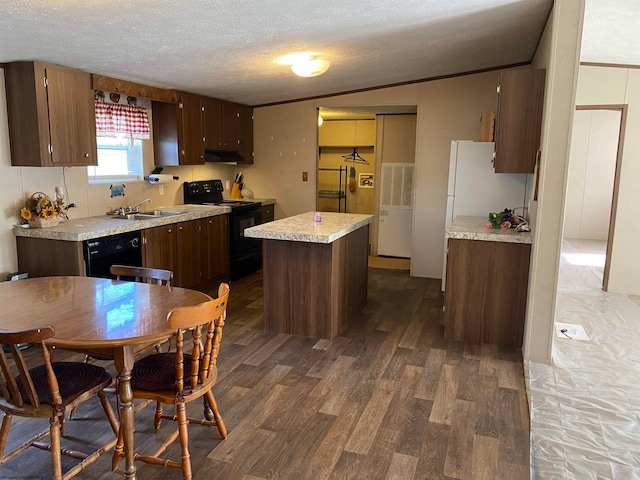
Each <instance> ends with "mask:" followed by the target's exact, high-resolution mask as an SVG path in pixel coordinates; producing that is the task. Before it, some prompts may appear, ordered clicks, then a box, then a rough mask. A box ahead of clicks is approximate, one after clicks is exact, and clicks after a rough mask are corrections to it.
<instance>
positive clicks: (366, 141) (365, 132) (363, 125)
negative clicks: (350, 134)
mask: <svg viewBox="0 0 640 480" xmlns="http://www.w3.org/2000/svg"><path fill="white" fill-rule="evenodd" d="M355 124H356V125H355V141H354V142H355V143H354V144H353V146H354V147H372V146H374V145H375V143H376V121H375V120H356V121H355Z"/></svg>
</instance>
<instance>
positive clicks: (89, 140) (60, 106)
mask: <svg viewBox="0 0 640 480" xmlns="http://www.w3.org/2000/svg"><path fill="white" fill-rule="evenodd" d="M45 74H46V78H47V90H48V95H47V98H48V100H49V130H50V132H51V146H52V152H51V162H52V164H53V165H56V166H57V165H60V166H63V165H70V164H71V165H97V148H96V121H95V118H96V117H95V109H94V104H93V90H92V89H91V75H90V74H88V73H85V72H80V71H77V70H70V69H68V68H62V67H55V66H51V65H48V66H46V68H45Z"/></svg>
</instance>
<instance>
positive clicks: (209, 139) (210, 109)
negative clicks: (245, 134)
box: [202, 97, 222, 150]
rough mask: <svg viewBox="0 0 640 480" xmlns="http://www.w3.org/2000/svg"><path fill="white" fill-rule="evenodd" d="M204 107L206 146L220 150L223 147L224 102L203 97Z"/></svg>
mask: <svg viewBox="0 0 640 480" xmlns="http://www.w3.org/2000/svg"><path fill="white" fill-rule="evenodd" d="M202 107H203V110H202V126H203V130H204V148H205V149H206V150H220V149H221V148H222V102H221V101H220V100H216V99H215V98H206V97H205V98H203V99H202Z"/></svg>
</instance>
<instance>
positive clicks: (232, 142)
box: [221, 102, 239, 151]
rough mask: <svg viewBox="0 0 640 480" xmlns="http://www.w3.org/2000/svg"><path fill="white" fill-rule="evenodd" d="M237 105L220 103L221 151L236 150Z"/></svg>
mask: <svg viewBox="0 0 640 480" xmlns="http://www.w3.org/2000/svg"><path fill="white" fill-rule="evenodd" d="M237 107H238V105H236V104H235V103H230V102H222V147H221V149H222V150H231V151H236V150H238V133H239V132H238V115H239V113H238V108H237Z"/></svg>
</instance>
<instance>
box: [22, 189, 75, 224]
mask: <svg viewBox="0 0 640 480" xmlns="http://www.w3.org/2000/svg"><path fill="white" fill-rule="evenodd" d="M20 217H22V219H23V220H26V221H27V222H28V223H29V225H30V226H31V228H47V227H53V226H55V225H57V224H58V223H60V220H61V219H62V218H67V215H66V213H65V207H64V201H63V200H62V199H56V200H55V201H52V200H51V199H50V198H49V197H48V196H47V195H46V194H44V193H42V192H36V193H34V194H33V195H31V196H30V197H29V198H27V200H26V201H25V204H24V207H22V209H21V210H20Z"/></svg>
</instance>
